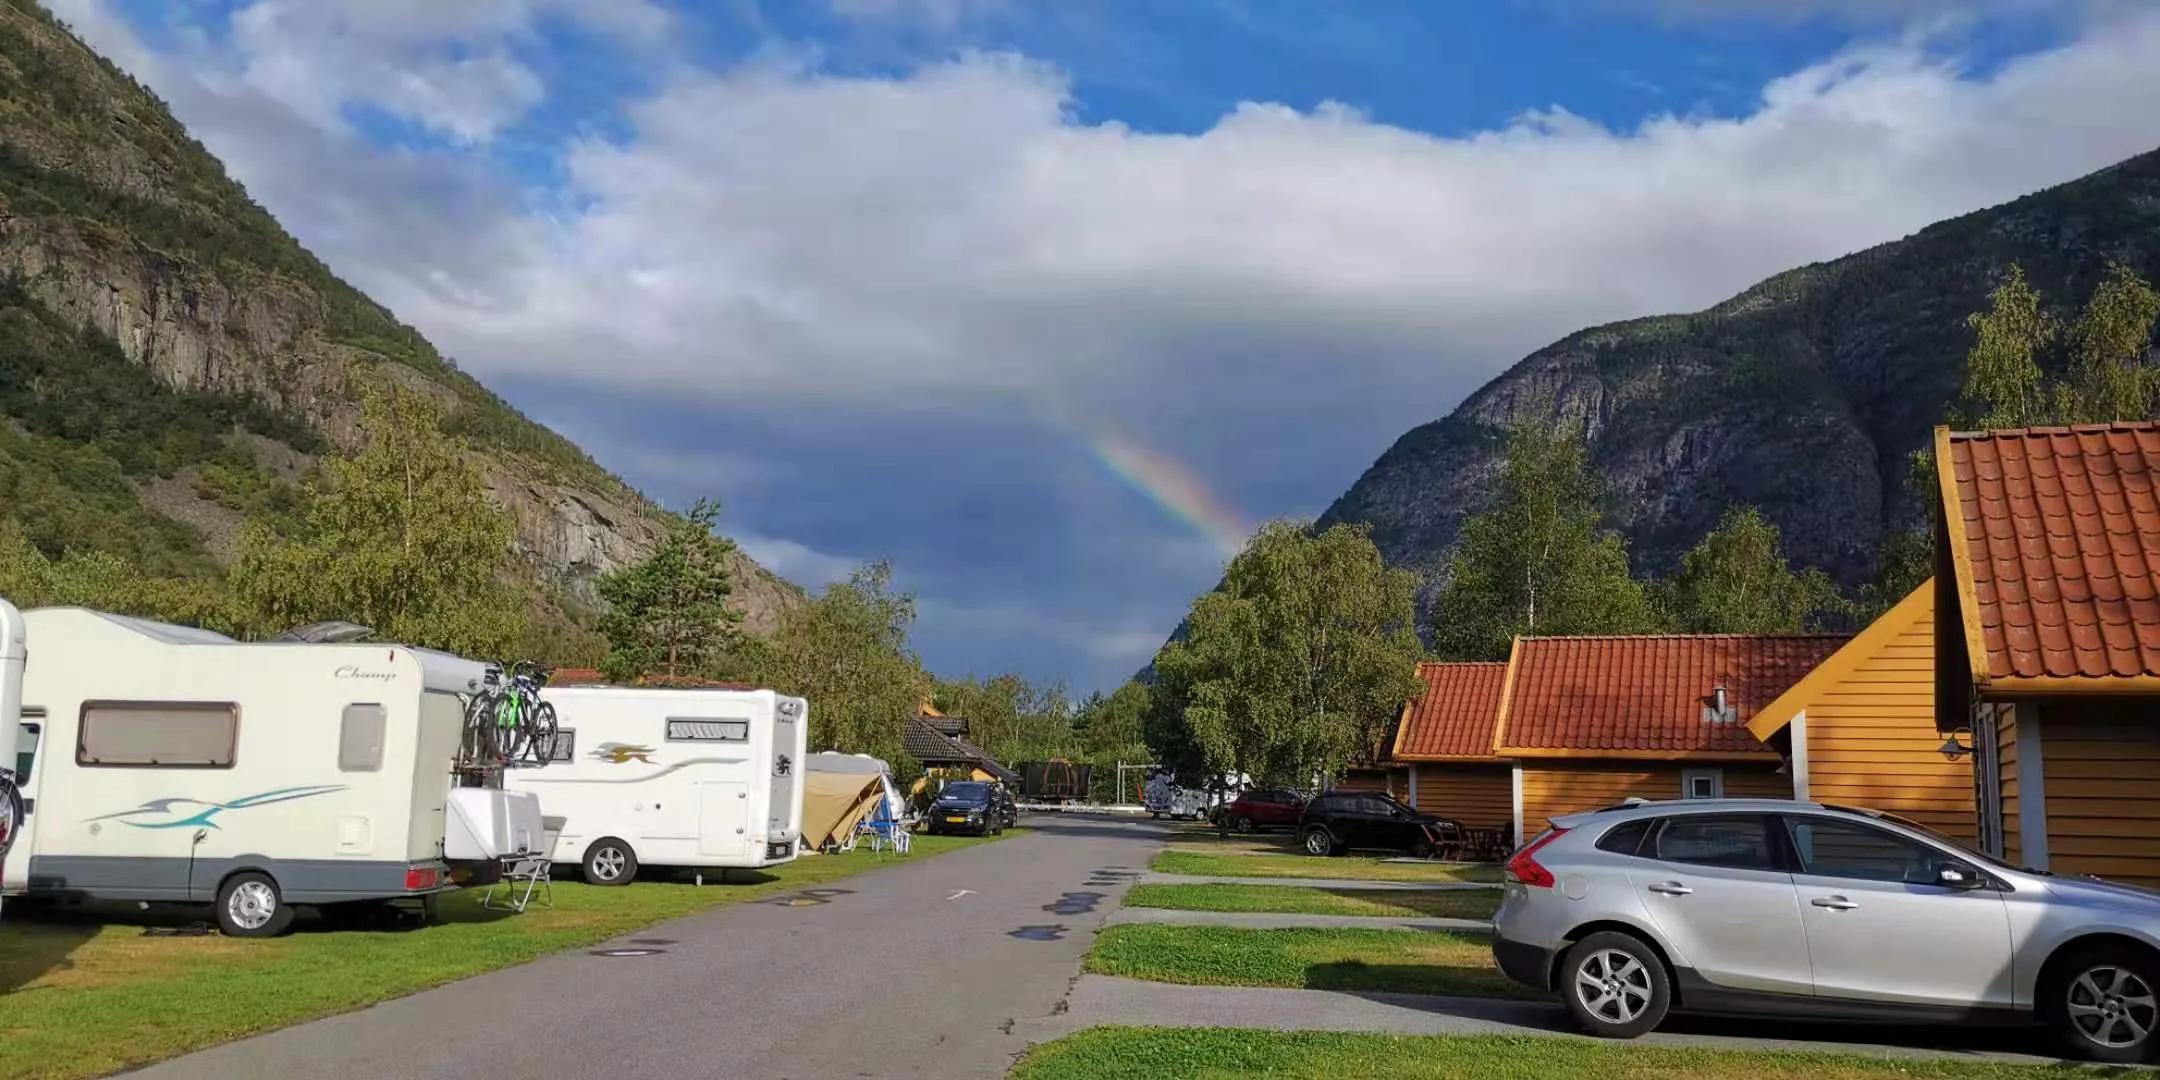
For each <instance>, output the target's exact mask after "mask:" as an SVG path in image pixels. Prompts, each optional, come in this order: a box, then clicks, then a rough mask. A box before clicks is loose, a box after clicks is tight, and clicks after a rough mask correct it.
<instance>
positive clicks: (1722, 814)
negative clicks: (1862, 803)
mask: <svg viewBox="0 0 2160 1080" xmlns="http://www.w3.org/2000/svg"><path fill="white" fill-rule="evenodd" d="M1506 877H1507V881H1506V884H1505V886H1504V893H1503V897H1502V900H1501V902H1500V909H1499V912H1498V913H1497V914H1496V915H1495V916H1494V920H1493V922H1494V929H1495V931H1496V937H1495V938H1494V942H1493V954H1494V958H1495V959H1496V960H1498V962H1499V964H1500V967H1501V969H1502V970H1503V971H1505V972H1507V974H1508V975H1509V976H1510V977H1511V978H1514V979H1515V980H1517V981H1519V982H1522V983H1526V984H1528V985H1530V986H1533V987H1535V988H1537V989H1539V990H1544V991H1547V992H1550V993H1555V994H1558V995H1559V996H1560V997H1561V998H1562V999H1563V1000H1564V1001H1565V1002H1566V1003H1567V1007H1568V1011H1569V1012H1571V1013H1572V1014H1574V1017H1575V1022H1576V1023H1577V1024H1578V1025H1580V1026H1581V1027H1582V1028H1583V1030H1585V1031H1587V1032H1589V1033H1591V1034H1593V1035H1601V1036H1607V1037H1613V1038H1633V1037H1635V1036H1638V1035H1641V1034H1643V1033H1644V1032H1647V1031H1649V1030H1651V1029H1653V1028H1655V1027H1657V1026H1658V1024H1659V1023H1660V1022H1661V1021H1663V1020H1664V1018H1665V1016H1666V1015H1667V1013H1668V1012H1669V1011H1671V1010H1675V1009H1678V1010H1682V1011H1688V1012H1715V1013H1743V1014H1750V1015H1771V1016H1779V1017H1806V1018H1823V1019H1840V1020H1860V1021H1869V1020H1875V1021H1894V1022H1900V1023H1925V1022H1974V1021H1979V1022H1987V1023H2001V1022H2003V1021H2004V1020H2006V1019H2007V1020H2012V1021H2017V1022H2027V1023H2040V1024H2045V1025H2047V1026H2048V1027H2049V1028H2050V1029H2052V1030H2053V1032H2054V1034H2055V1035H2056V1036H2057V1038H2059V1039H2060V1040H2061V1042H2062V1043H2063V1045H2064V1046H2065V1047H2066V1048H2067V1049H2069V1050H2070V1051H2072V1052H2073V1053H2076V1054H2078V1055H2081V1056H2084V1057H2089V1058H2093V1059H2096V1060H2100V1061H2111V1062H2139V1061H2149V1060H2153V1059H2154V1058H2155V1057H2160V1040H2156V1038H2155V1035H2154V1032H2155V1030H2156V1029H2160V892H2154V891H2152V890H2148V889H2140V888H2134V887H2131V886H2127V885H2118V884H2114V883H2111V882H2107V881H2102V880H2099V879H2097V878H2089V877H2081V878H2067V877H2056V876H2053V875H2050V874H2047V873H2044V872H2039V871H2033V870H2025V869H2020V868H2018V867H2015V866H2012V865H2010V864H2008V863H2005V862H2002V861H2001V860H1998V859H1994V858H1991V857H1989V856H1987V855H1982V854H1980V853H1978V852H1975V851H1972V850H1970V849H1968V848H1965V847H1964V846H1962V845H1960V844H1958V843H1957V842H1956V841H1953V840H1950V839H1948V838H1946V837H1943V836H1941V835H1939V834H1936V833H1934V832H1931V831H1929V830H1928V829H1926V828H1925V827H1923V826H1920V825H1916V824H1914V823H1912V822H1908V821H1904V820H1901V819H1899V818H1895V817H1891V816H1889V815H1887V814H1881V813H1876V812H1873V811H1867V810H1854V809H1850V808H1845V807H1838V806H1827V805H1820V804H1814V803H1794V802H1782V801H1768V800H1743V799H1716V800H1697V801H1689V802H1655V803H1635V804H1631V805H1624V806H1615V807H1608V808H1606V809H1604V810H1597V811H1592V812H1588V813H1582V814H1570V815H1567V816H1564V817H1558V818H1554V819H1553V821H1552V828H1551V829H1550V830H1548V831H1547V832H1545V833H1544V834H1543V835H1541V836H1539V837H1538V838H1537V839H1535V840H1533V841H1531V842H1530V843H1529V844H1528V845H1526V846H1525V847H1524V848H1523V849H1522V850H1521V851H1519V852H1517V853H1516V854H1515V856H1514V857H1513V858H1512V859H1510V860H1509V862H1508V864H1507V875H1506Z"/></svg>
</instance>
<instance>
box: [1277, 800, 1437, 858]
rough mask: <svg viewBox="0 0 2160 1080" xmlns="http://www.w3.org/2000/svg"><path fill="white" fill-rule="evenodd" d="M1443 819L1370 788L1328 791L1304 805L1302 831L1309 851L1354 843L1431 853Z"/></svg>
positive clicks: (1333, 850)
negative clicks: (1365, 789) (1435, 831)
mask: <svg viewBox="0 0 2160 1080" xmlns="http://www.w3.org/2000/svg"><path fill="white" fill-rule="evenodd" d="M1440 824H1441V819H1439V818H1436V817H1433V816H1431V815H1429V814H1420V813H1418V812H1417V811H1415V810H1412V809H1410V808H1409V807H1407V806H1404V805H1403V804H1401V803H1399V802H1396V801H1395V800H1394V799H1391V798H1388V797H1387V796H1385V795H1382V794H1379V793H1378V792H1372V791H1330V792H1325V793H1323V794H1321V795H1319V796H1318V797H1316V798H1314V799H1313V801H1312V802H1310V803H1307V804H1306V805H1305V810H1304V812H1303V813H1302V814H1301V815H1299V818H1298V836H1299V837H1300V838H1301V839H1302V842H1303V843H1304V846H1305V853H1306V854H1308V855H1340V854H1342V853H1343V852H1346V851H1349V850H1351V849H1353V848H1380V849H1384V850H1388V851H1401V852H1407V853H1409V854H1411V855H1414V856H1417V857H1418V858H1421V859H1422V858H1428V857H1430V856H1431V855H1432V854H1433V843H1432V835H1433V833H1432V830H1433V828H1434V827H1436V826H1438V825H1440Z"/></svg>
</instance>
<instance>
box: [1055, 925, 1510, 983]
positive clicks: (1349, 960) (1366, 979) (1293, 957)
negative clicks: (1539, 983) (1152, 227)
mask: <svg viewBox="0 0 2160 1080" xmlns="http://www.w3.org/2000/svg"><path fill="white" fill-rule="evenodd" d="M1086 966H1087V970H1088V971H1091V972H1094V973H1095V974H1098V975H1120V976H1124V977H1125V978H1128V979H1149V980H1153V981H1155V982H1168V983H1185V984H1188V985H1194V986H1286V987H1292V988H1300V989H1308V990H1392V991H1399V992H1402V993H1410V994H1460V995H1464V996H1469V997H1531V996H1534V995H1533V994H1532V993H1531V991H1529V990H1527V989H1525V988H1523V987H1521V986H1517V985H1516V984H1515V983H1514V982H1513V981H1511V980H1509V979H1508V977H1507V976H1505V975H1502V974H1500V970H1499V969H1498V968H1497V967H1494V966H1493V959H1492V940H1491V939H1490V938H1487V937H1486V936H1484V935H1482V934H1458V933H1452V932H1448V931H1413V932H1406V931H1402V930H1355V929H1346V930H1335V929H1316V928H1306V927H1299V928H1296V929H1289V930H1250V929H1246V928H1244V927H1236V926H1173V925H1168V924H1163V923H1125V924H1122V925H1118V926H1108V927H1104V928H1103V931H1102V933H1100V934H1098V935H1096V938H1095V947H1094V949H1092V950H1091V951H1089V953H1088V955H1087V963H1086Z"/></svg>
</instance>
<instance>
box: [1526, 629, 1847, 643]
mask: <svg viewBox="0 0 2160 1080" xmlns="http://www.w3.org/2000/svg"><path fill="white" fill-rule="evenodd" d="M1852 636H1853V635H1851V634H1849V633H1838V632H1834V631H1828V630H1825V631H1820V632H1816V633H1795V634H1523V635H1521V637H1522V640H1524V641H1719V640H1727V639H1730V640H1735V641H1816V640H1821V639H1825V638H1831V639H1838V638H1849V637H1852Z"/></svg>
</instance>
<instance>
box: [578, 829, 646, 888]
mask: <svg viewBox="0 0 2160 1080" xmlns="http://www.w3.org/2000/svg"><path fill="white" fill-rule="evenodd" d="M637 867H638V862H637V853H636V852H633V851H631V850H630V845H628V844H626V843H623V842H622V841H620V840H617V839H615V838H614V837H612V836H609V837H603V838H601V839H599V840H595V841H593V845H592V846H591V847H589V848H586V849H585V880H586V881H587V882H588V883H590V884H593V885H628V884H630V882H631V881H632V880H634V879H635V878H636V877H637Z"/></svg>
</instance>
